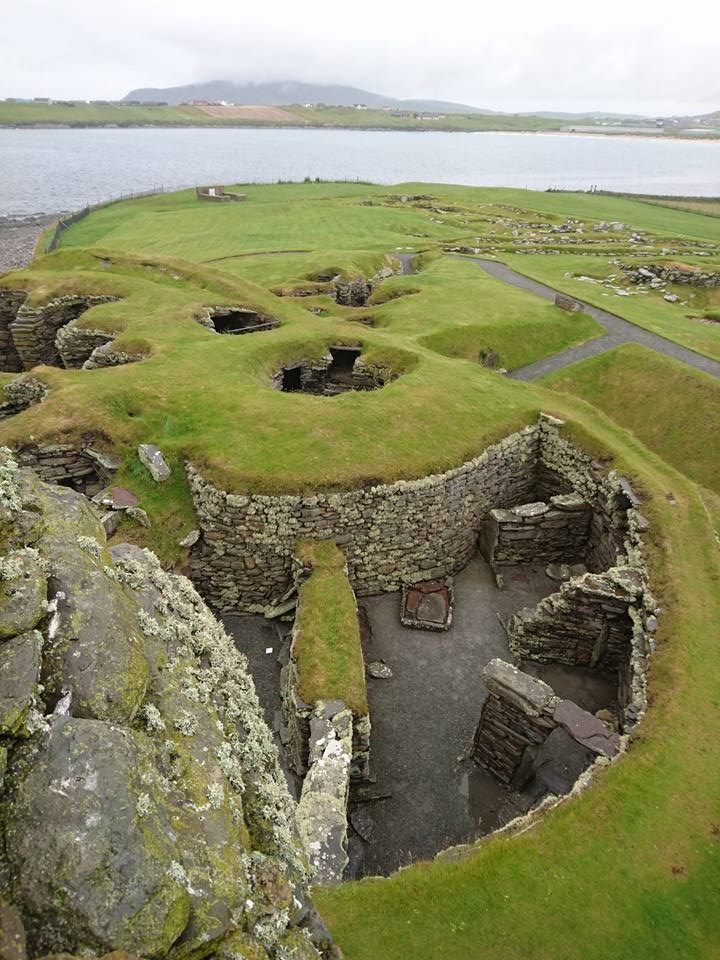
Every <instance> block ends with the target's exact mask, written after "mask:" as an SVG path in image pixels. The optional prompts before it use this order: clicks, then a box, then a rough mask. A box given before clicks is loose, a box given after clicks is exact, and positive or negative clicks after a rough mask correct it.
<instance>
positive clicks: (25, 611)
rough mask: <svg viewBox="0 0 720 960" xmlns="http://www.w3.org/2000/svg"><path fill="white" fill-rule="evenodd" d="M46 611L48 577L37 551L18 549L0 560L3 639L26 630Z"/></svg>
mask: <svg viewBox="0 0 720 960" xmlns="http://www.w3.org/2000/svg"><path fill="white" fill-rule="evenodd" d="M46 613H47V579H46V578H45V574H44V572H43V569H42V566H41V565H40V563H39V562H38V557H37V554H35V553H34V552H33V551H29V550H18V551H16V552H14V553H10V554H9V555H8V556H6V557H3V558H2V559H1V560H0V640H4V639H6V638H7V637H16V636H17V635H18V634H19V633H27V631H28V630H32V629H33V627H35V626H37V624H38V623H39V622H40V620H41V619H42V618H43V617H44V616H45V614H46Z"/></svg>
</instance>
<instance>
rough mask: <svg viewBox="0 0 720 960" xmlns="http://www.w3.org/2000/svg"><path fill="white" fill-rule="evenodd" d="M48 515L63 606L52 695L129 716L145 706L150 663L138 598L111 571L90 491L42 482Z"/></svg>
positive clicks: (38, 494) (47, 546) (84, 709)
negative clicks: (88, 496) (131, 596)
mask: <svg viewBox="0 0 720 960" xmlns="http://www.w3.org/2000/svg"><path fill="white" fill-rule="evenodd" d="M34 496H35V507H36V509H40V510H41V511H42V513H43V516H44V520H45V531H44V533H43V535H42V536H41V538H40V539H39V541H38V542H37V545H36V546H37V549H38V551H39V552H40V554H41V555H42V556H43V558H44V560H45V563H46V564H47V566H48V569H49V580H48V587H49V595H50V598H51V601H52V602H53V603H54V606H55V611H54V614H53V617H52V620H51V622H50V626H49V629H48V638H47V644H46V648H45V655H44V658H43V681H44V683H45V686H46V699H47V702H48V704H50V705H52V704H53V703H54V702H55V701H57V700H59V699H60V698H61V697H63V696H65V695H66V694H67V693H70V696H71V703H70V713H71V714H72V715H73V716H78V717H93V718H95V719H98V720H109V721H111V722H114V723H125V722H127V721H129V720H131V719H132V718H133V717H134V716H135V714H136V713H137V711H138V709H139V707H140V705H141V703H142V701H143V698H144V696H145V691H146V689H147V685H148V681H149V677H150V670H149V665H148V661H147V657H146V653H145V644H144V639H143V635H142V632H141V630H140V625H139V624H138V622H137V614H136V611H135V608H134V606H133V603H132V602H131V600H130V599H129V598H128V596H127V595H126V593H125V591H124V590H123V588H122V586H121V585H120V584H119V583H117V581H116V580H115V579H114V578H113V577H112V576H109V575H108V573H107V569H109V566H108V565H109V564H110V563H111V558H110V554H109V552H108V550H107V546H106V545H105V542H104V534H103V532H102V527H101V525H100V523H99V521H98V518H97V515H96V514H95V513H94V511H93V509H92V507H91V506H90V504H89V503H88V501H87V500H86V498H85V497H83V496H82V495H81V494H79V493H76V492H75V491H73V490H68V489H66V488H63V487H51V486H49V485H45V484H37V485H36V487H35V488H34Z"/></svg>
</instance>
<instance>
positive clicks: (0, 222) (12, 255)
mask: <svg viewBox="0 0 720 960" xmlns="http://www.w3.org/2000/svg"><path fill="white" fill-rule="evenodd" d="M55 220H57V214H53V215H50V216H44V215H39V216H36V217H0V273H7V272H8V271H9V270H18V269H19V268H20V267H26V266H27V265H28V264H29V263H30V261H31V260H32V258H33V251H34V250H35V244H36V243H37V238H38V237H39V236H40V234H41V233H42V232H43V230H44V229H45V227H47V225H48V224H50V223H53V222H54V221H55Z"/></svg>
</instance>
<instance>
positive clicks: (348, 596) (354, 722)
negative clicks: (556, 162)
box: [0, 181, 720, 960]
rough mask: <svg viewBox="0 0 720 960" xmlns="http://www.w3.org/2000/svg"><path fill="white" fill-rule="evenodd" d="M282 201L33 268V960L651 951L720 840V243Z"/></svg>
mask: <svg viewBox="0 0 720 960" xmlns="http://www.w3.org/2000/svg"><path fill="white" fill-rule="evenodd" d="M241 189H242V193H238V192H236V189H235V188H231V189H229V190H225V188H224V187H219V186H217V187H207V188H198V189H197V190H195V189H192V190H186V191H181V192H179V193H175V194H160V195H157V196H148V197H144V198H139V199H135V200H127V201H123V202H119V203H116V204H110V205H106V206H104V207H100V208H98V209H96V210H93V211H89V213H88V214H87V215H86V216H78V217H77V218H76V219H75V222H72V223H68V224H67V225H65V226H64V228H63V229H62V230H60V231H59V232H58V234H57V235H58V236H59V238H60V239H59V242H58V241H57V240H54V241H53V243H52V244H51V246H53V249H52V250H50V251H48V250H47V249H46V246H43V244H44V243H46V241H47V238H45V239H44V240H41V242H40V244H39V247H38V250H37V252H36V257H35V259H34V260H33V262H32V263H31V264H30V265H29V266H28V267H26V268H25V269H23V270H19V271H15V272H11V273H8V274H4V275H0V371H1V372H0V388H1V389H2V394H0V444H1V449H0V535H1V537H2V550H1V556H0V781H1V786H0V943H1V944H2V950H0V955H1V956H2V957H3V958H4V960H39V958H47V960H50V958H53V960H60V958H62V960H72V958H83V960H88V958H110V957H111V956H112V958H113V960H133V958H147V960H205V958H208V960H339V958H341V957H343V956H345V957H347V958H348V960H353V958H357V960H361V958H363V960H364V958H368V960H369V958H373V960H376V958H377V960H383V958H386V957H387V958H390V957H393V958H394V957H399V956H407V957H418V958H426V957H427V958H431V960H434V958H445V957H448V958H449V957H453V958H454V957H465V956H468V957H470V956H480V955H482V954H481V953H477V952H472V950H471V949H469V948H468V944H469V943H475V942H478V943H485V941H486V940H487V942H488V944H497V943H500V942H501V937H502V936H505V935H507V936H509V937H510V940H509V941H508V943H510V946H509V947H508V950H509V951H510V952H506V953H503V952H502V951H501V949H500V947H497V949H496V948H495V946H493V947H492V950H494V951H495V952H492V950H491V952H489V953H488V956H497V957H500V956H503V957H521V956H522V957H528V958H532V957H538V960H541V958H546V957H547V958H550V957H564V956H567V957H571V956H577V957H579V956H580V955H581V954H579V953H572V952H569V950H568V949H566V947H567V942H568V941H565V940H563V939H562V938H563V937H564V936H565V933H564V932H562V933H558V929H559V927H558V925H557V924H556V925H555V926H553V927H552V929H548V931H545V930H544V928H543V927H542V923H540V922H538V921H537V917H538V915H539V914H541V913H542V914H544V913H546V912H552V913H554V914H555V915H556V916H563V917H564V918H565V921H566V925H567V927H568V928H572V929H573V930H574V931H575V934H573V936H577V931H578V930H584V931H585V934H586V935H588V936H594V934H591V933H590V931H593V930H594V931H600V932H601V933H602V936H604V937H606V941H605V942H606V945H607V951H608V952H607V954H605V955H606V956H611V955H612V956H618V957H627V958H630V957H633V960H643V958H645V957H648V956H650V955H651V953H647V952H643V950H644V948H643V950H640V951H639V952H638V953H637V954H634V953H633V952H632V950H630V948H629V941H628V940H627V939H624V938H625V937H626V934H627V931H628V930H629V931H630V934H628V935H629V936H631V938H632V939H633V942H634V938H635V936H636V933H637V930H638V929H641V928H642V926H643V924H647V922H648V916H647V914H645V915H644V919H643V918H641V919H638V918H639V917H641V914H643V910H647V909H649V908H648V907H647V906H645V907H643V904H642V896H641V893H640V892H639V891H641V890H643V889H650V888H652V889H655V890H658V891H662V896H663V897H664V899H663V901H662V902H663V904H665V906H664V907H663V909H667V911H668V916H672V917H673V918H675V919H673V921H672V922H673V923H676V922H678V921H677V919H676V916H677V911H679V910H680V907H679V906H678V903H679V902H680V901H679V900H677V897H679V896H680V894H681V893H682V890H681V889H680V885H681V884H685V890H686V891H687V895H688V897H690V895H691V893H692V896H696V895H697V896H700V892H699V891H701V890H704V891H706V893H705V895H706V896H708V897H709V896H711V894H710V893H709V892H708V891H709V886H708V885H711V880H710V879H708V877H710V876H711V874H710V867H709V866H707V864H709V863H710V861H711V859H712V858H713V857H715V858H717V855H718V850H720V846H719V845H718V836H719V834H720V828H718V826H717V824H718V819H717V809H716V801H717V793H713V785H712V783H711V782H710V781H711V779H712V777H713V776H715V774H714V773H708V772H707V764H708V763H709V762H710V758H711V756H712V755H713V751H714V750H715V747H716V744H717V739H716V731H715V727H716V726H717V725H718V712H717V709H716V708H717V675H718V674H717V650H716V646H717V644H716V640H717V623H718V622H720V610H718V605H719V604H720V594H719V593H718V590H717V583H718V579H719V578H720V556H719V554H718V534H717V529H718V519H719V518H720V511H719V510H718V503H720V500H719V499H718V498H719V497H720V487H718V480H717V476H718V474H717V455H718V440H717V436H716V434H717V431H716V429H715V427H714V421H713V422H712V423H711V422H710V420H708V421H704V420H702V415H701V414H699V413H698V410H700V409H707V410H708V411H714V412H715V413H717V414H718V415H720V392H719V391H720V387H719V386H718V379H719V378H720V341H718V339H717V331H716V329H714V328H713V323H712V322H711V319H712V316H713V313H714V312H717V310H718V309H719V308H720V285H719V284H718V277H720V233H718V232H717V230H716V231H715V234H713V231H712V230H711V229H709V228H707V225H706V224H705V223H704V221H703V218H702V216H701V215H700V214H694V213H687V212H681V211H677V210H672V209H669V208H661V207H657V208H654V207H652V205H651V204H649V203H645V204H643V203H641V202H639V201H638V202H635V201H632V200H622V201H620V200H615V199H612V198H607V197H602V196H600V195H598V196H594V195H593V196H584V195H579V194H578V195H576V194H560V193H558V194H554V193H548V194H542V193H533V192H531V191H502V190H492V189H485V188H461V187H450V186H445V187H439V186H438V187H436V186H434V185H428V184H422V185H417V184H416V185H413V184H408V185H403V186H401V187H398V186H394V187H392V188H384V187H380V186H373V185H370V184H353V183H351V184H345V183H332V182H319V181H318V182H314V183H310V182H308V183H306V184H277V185H273V186H257V185H252V184H248V185H243V186H242V188H241ZM232 201H242V202H232ZM657 211H662V212H663V213H662V216H661V215H660V214H658V212H657ZM160 214H162V216H161V215H160ZM160 223H162V230H160V226H159V224H160ZM339 225H342V227H341V226H339ZM712 226H714V224H713V225H712ZM304 230H306V231H307V232H308V240H307V241H306V243H305V244H304V246H303V247H302V249H300V245H299V243H298V236H302V235H303V231H304ZM320 234H322V235H320ZM358 238H360V239H358ZM55 247H57V248H55ZM328 251H331V252H330V253H328ZM698 317H707V318H709V319H708V322H707V323H702V324H699V323H698V322H697V319H698ZM709 416H712V414H709ZM701 420H702V422H707V429H706V433H707V435H706V436H704V437H701V438H699V439H697V440H696V439H695V438H694V437H690V436H689V434H690V433H691V432H693V431H695V430H697V429H699V427H698V424H699V423H700V422H701ZM691 427H692V430H691ZM715 766H717V765H715ZM704 778H706V779H707V782H706V779H704ZM715 779H717V778H716V776H715ZM715 785H717V784H715ZM713 804H715V812H714V813H713ZM713 817H715V819H713ZM688 838H689V839H688ZM693 871H695V872H693ZM716 879H717V877H716V876H715V880H716ZM692 884H696V885H697V887H694V886H693V887H692V888H691V885H692ZM678 891H680V892H678ZM693 891H694V892H693ZM658 895H659V894H658ZM601 911H602V912H603V913H608V914H610V915H611V916H610V917H609V919H608V920H607V924H606V925H605V926H598V920H597V915H598V914H600V912H601ZM623 911H626V913H627V915H626V914H625V913H623ZM616 913H617V917H616V916H615V914H616ZM697 922H698V923H699V922H700V921H697ZM503 931H504V932H503ZM508 931H511V932H510V933H508ZM569 935H570V934H568V936H569ZM532 936H535V937H536V938H537V944H538V946H537V950H536V951H535V952H533V946H532V943H533V942H534V941H532ZM699 936H700V932H698V937H699ZM442 938H446V939H442ZM558 938H559V939H558ZM456 940H457V943H456ZM446 941H447V942H446ZM503 942H504V941H503ZM455 943H456V945H454V944H455ZM648 943H650V941H648ZM448 944H449V945H448ZM502 949H505V948H504V947H503V948H502ZM403 951H406V952H403ZM513 951H516V952H513ZM652 955H653V956H656V955H659V954H652ZM680 955H681V954H680V953H678V956H680ZM588 956H592V957H595V956H598V957H599V956H601V954H596V953H592V954H590V953H589V954H588Z"/></svg>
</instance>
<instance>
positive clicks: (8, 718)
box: [0, 630, 43, 737]
mask: <svg viewBox="0 0 720 960" xmlns="http://www.w3.org/2000/svg"><path fill="white" fill-rule="evenodd" d="M42 643H43V638H42V634H41V633H39V632H38V631H37V630H31V631H29V632H28V633H23V634H21V635H20V636H19V637H14V638H13V639H12V640H7V641H6V642H5V643H0V735H1V736H16V737H17V736H28V735H29V733H30V730H28V728H27V726H26V724H25V721H26V719H27V716H28V714H29V712H30V709H31V707H32V706H33V705H34V704H35V702H36V697H37V692H38V682H39V680H40V666H41V662H42V661H41V657H40V653H41V650H42Z"/></svg>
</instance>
